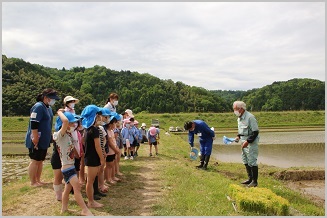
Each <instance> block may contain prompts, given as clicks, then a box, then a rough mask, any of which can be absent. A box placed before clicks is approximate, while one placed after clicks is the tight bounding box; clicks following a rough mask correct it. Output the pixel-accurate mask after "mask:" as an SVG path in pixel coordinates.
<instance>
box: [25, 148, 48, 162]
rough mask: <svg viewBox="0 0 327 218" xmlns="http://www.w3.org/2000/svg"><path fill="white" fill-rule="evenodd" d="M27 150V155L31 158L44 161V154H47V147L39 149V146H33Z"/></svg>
mask: <svg viewBox="0 0 327 218" xmlns="http://www.w3.org/2000/svg"><path fill="white" fill-rule="evenodd" d="M28 151H29V153H28V156H29V157H30V158H31V159H32V160H36V161H44V160H45V156H47V151H48V149H41V148H39V149H35V148H34V147H32V148H29V149H28Z"/></svg>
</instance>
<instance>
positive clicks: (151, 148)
mask: <svg viewBox="0 0 327 218" xmlns="http://www.w3.org/2000/svg"><path fill="white" fill-rule="evenodd" d="M151 154H152V145H150V155H151Z"/></svg>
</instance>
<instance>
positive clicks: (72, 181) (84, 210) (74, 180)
mask: <svg viewBox="0 0 327 218" xmlns="http://www.w3.org/2000/svg"><path fill="white" fill-rule="evenodd" d="M69 183H70V184H71V186H73V188H74V197H75V200H76V202H77V204H78V205H79V206H80V207H81V208H82V212H81V214H82V215H83V216H93V214H92V212H91V211H90V210H89V208H87V206H86V204H85V202H84V200H83V197H82V193H81V185H80V184H79V181H78V178H77V176H74V177H73V178H71V179H70V181H69Z"/></svg>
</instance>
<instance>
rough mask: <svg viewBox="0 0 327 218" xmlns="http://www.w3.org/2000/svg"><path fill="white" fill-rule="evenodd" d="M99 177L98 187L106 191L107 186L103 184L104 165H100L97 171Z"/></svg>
mask: <svg viewBox="0 0 327 218" xmlns="http://www.w3.org/2000/svg"><path fill="white" fill-rule="evenodd" d="M98 179H99V188H100V190H101V191H102V192H107V191H108V187H107V186H105V185H104V166H100V170H99V172H98Z"/></svg>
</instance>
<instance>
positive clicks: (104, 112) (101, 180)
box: [95, 108, 111, 197]
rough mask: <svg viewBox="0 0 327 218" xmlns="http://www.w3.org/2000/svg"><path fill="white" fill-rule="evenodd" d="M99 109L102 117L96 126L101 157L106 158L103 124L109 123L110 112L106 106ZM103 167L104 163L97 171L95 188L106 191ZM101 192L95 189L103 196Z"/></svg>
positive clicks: (105, 134)
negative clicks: (96, 186)
mask: <svg viewBox="0 0 327 218" xmlns="http://www.w3.org/2000/svg"><path fill="white" fill-rule="evenodd" d="M99 110H100V111H101V113H102V117H103V118H104V119H103V122H102V124H101V125H100V126H99V127H98V128H99V137H100V146H101V150H102V155H103V158H104V159H106V158H107V151H106V150H107V146H106V144H107V131H106V130H105V128H104V126H105V125H107V123H109V119H110V116H111V112H110V110H109V109H108V108H99ZM104 168H105V164H104V165H101V166H100V170H99V173H98V179H99V187H98V188H97V189H99V190H100V191H101V192H108V186H106V185H105V183H104V181H105V172H104ZM97 189H95V190H97ZM101 192H96V191H95V193H96V194H97V195H100V196H102V197H105V196H106V195H105V194H103V193H101Z"/></svg>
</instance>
